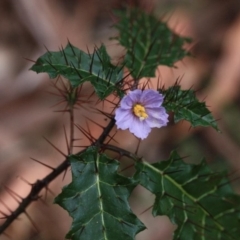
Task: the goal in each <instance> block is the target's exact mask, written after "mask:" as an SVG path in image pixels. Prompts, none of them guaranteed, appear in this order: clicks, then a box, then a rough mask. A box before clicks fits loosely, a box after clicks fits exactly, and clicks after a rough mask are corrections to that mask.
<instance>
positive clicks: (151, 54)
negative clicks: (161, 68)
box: [115, 9, 190, 79]
mask: <svg viewBox="0 0 240 240" xmlns="http://www.w3.org/2000/svg"><path fill="white" fill-rule="evenodd" d="M116 14H117V15H118V16H119V17H120V20H119V22H118V23H117V24H116V25H115V27H116V28H117V29H118V30H119V34H120V35H119V37H117V39H118V40H119V42H120V44H121V45H122V46H124V47H125V48H126V50H127V52H126V56H125V65H126V66H127V67H128V69H129V70H130V72H131V73H132V76H133V77H134V78H136V79H137V78H141V77H154V76H155V71H156V68H157V66H158V65H166V66H170V67H172V66H174V63H175V62H177V61H178V60H181V59H182V58H183V57H185V56H187V55H189V53H188V52H187V51H186V50H184V49H183V45H184V44H185V43H186V42H189V41H190V39H188V38H184V37H180V36H178V35H177V34H175V33H174V32H173V31H171V30H170V29H169V28H168V26H167V24H166V23H163V22H160V21H159V20H158V19H156V18H155V17H154V16H153V15H151V14H147V13H145V12H143V11H142V10H140V9H127V10H126V11H121V12H120V11H119V12H116Z"/></svg>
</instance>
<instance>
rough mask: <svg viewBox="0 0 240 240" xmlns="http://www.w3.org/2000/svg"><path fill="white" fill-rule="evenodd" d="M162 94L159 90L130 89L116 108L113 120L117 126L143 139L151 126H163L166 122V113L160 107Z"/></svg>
mask: <svg viewBox="0 0 240 240" xmlns="http://www.w3.org/2000/svg"><path fill="white" fill-rule="evenodd" d="M162 103H163V95H162V94H160V93H159V92H157V91H155V90H152V89H147V90H143V91H142V90H140V89H137V90H134V91H130V92H129V93H128V95H126V96H124V97H123V99H122V100H121V102H120V107H119V108H118V109H116V112H115V120H116V125H117V128H120V129H122V130H126V129H128V128H129V131H130V132H131V133H133V134H134V135H135V136H136V137H138V138H141V139H144V138H146V137H147V136H148V134H149V133H150V132H151V128H154V127H157V128H160V127H163V126H166V125H167V123H168V114H167V113H166V110H165V108H164V107H162Z"/></svg>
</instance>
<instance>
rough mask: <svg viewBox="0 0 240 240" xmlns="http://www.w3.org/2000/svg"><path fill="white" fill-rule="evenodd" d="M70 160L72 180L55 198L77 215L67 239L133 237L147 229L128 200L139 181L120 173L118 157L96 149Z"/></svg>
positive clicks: (97, 239)
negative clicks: (112, 157)
mask: <svg viewBox="0 0 240 240" xmlns="http://www.w3.org/2000/svg"><path fill="white" fill-rule="evenodd" d="M69 160H70V162H71V168H72V182H71V183H70V184H69V185H67V186H65V187H64V188H63V191H62V193H61V194H59V195H58V196H57V197H56V199H55V202H56V203H58V204H59V205H60V206H61V207H63V208H64V209H66V210H67V211H68V213H69V214H70V216H71V217H72V218H73V223H72V227H71V230H70V231H69V232H68V234H67V236H66V238H68V239H73V240H80V239H83V240H88V239H89V240H107V239H108V240H112V239H114V240H123V239H124V240H132V239H134V237H135V235H136V234H137V233H138V232H140V231H142V230H143V229H145V227H144V225H143V224H142V223H141V222H140V221H139V220H138V219H137V217H136V216H135V215H134V214H133V213H132V211H131V209H130V207H129V205H128V201H127V200H128V197H129V195H130V193H131V192H132V190H133V189H134V187H135V186H136V184H137V182H136V181H134V180H133V179H130V178H126V177H123V176H122V175H119V174H118V173H117V169H118V166H119V163H118V162H117V161H116V160H113V159H111V158H108V157H107V156H106V155H104V154H99V153H98V152H97V150H96V149H95V148H89V149H88V150H87V151H86V152H85V153H83V154H81V155H79V156H78V155H73V156H70V159H69Z"/></svg>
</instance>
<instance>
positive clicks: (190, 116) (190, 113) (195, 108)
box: [160, 86, 218, 130]
mask: <svg viewBox="0 0 240 240" xmlns="http://www.w3.org/2000/svg"><path fill="white" fill-rule="evenodd" d="M160 92H161V93H162V94H163V95H164V103H163V106H164V107H165V108H166V110H167V111H172V112H174V121H175V122H176V123H177V122H179V121H181V120H187V121H189V122H190V123H191V125H192V126H193V127H196V126H203V127H208V126H211V127H213V128H215V129H216V130H218V127H217V124H216V121H215V120H214V118H213V117H212V114H211V113H210V111H209V110H208V109H207V107H206V104H205V103H204V102H199V101H198V99H197V98H196V96H195V93H194V91H193V90H181V89H180V86H173V87H170V88H169V89H167V90H164V91H160Z"/></svg>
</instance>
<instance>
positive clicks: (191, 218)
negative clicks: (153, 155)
mask: <svg viewBox="0 0 240 240" xmlns="http://www.w3.org/2000/svg"><path fill="white" fill-rule="evenodd" d="M136 169H137V172H136V175H135V179H136V180H139V181H140V184H141V185H142V186H144V187H145V188H147V189H148V190H149V191H151V192H152V193H154V194H155V195H156V198H155V202H154V206H153V215H154V216H157V215H167V216H168V217H169V218H170V220H171V221H172V222H173V223H174V224H177V225H178V228H177V230H176V231H175V233H174V240H188V239H194V240H209V239H214V240H215V239H216V240H217V239H218V240H234V239H235V240H237V239H239V236H240V227H239V226H240V225H239V224H240V196H238V195H236V194H234V192H233V191H232V189H231V186H230V184H229V181H228V179H227V178H226V177H225V173H213V172H212V171H211V170H210V169H209V167H208V166H207V165H206V163H205V162H202V163H201V164H199V165H190V164H186V163H184V162H183V161H182V160H181V158H180V156H179V155H178V154H177V153H176V152H173V153H172V154H171V156H170V159H169V160H168V161H162V162H157V163H154V164H150V163H147V162H144V161H140V162H138V163H137V164H136Z"/></svg>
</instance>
